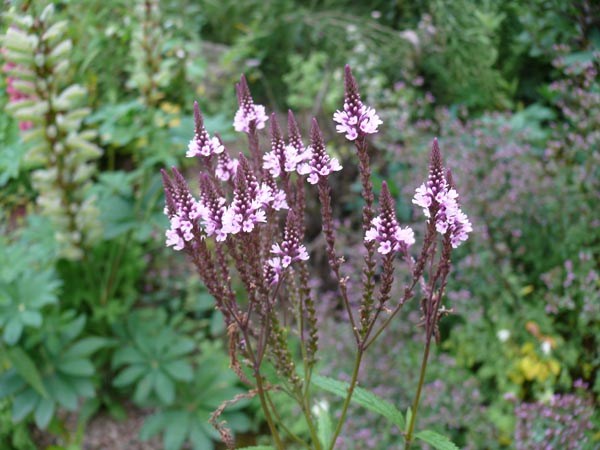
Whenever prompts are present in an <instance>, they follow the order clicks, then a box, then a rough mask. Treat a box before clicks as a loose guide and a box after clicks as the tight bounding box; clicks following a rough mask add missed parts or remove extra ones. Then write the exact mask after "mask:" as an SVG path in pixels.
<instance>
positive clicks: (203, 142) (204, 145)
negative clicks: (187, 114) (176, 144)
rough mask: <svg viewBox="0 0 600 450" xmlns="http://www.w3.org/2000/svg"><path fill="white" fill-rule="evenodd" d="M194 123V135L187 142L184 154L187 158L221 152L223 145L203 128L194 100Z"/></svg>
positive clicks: (202, 121)
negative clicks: (186, 149)
mask: <svg viewBox="0 0 600 450" xmlns="http://www.w3.org/2000/svg"><path fill="white" fill-rule="evenodd" d="M194 123H195V132H194V137H193V138H192V139H191V140H190V143H189V144H188V151H187V153H186V154H185V156H187V157H188V158H193V157H194V156H206V157H208V156H211V155H218V154H220V153H223V150H224V149H225V147H224V146H223V144H222V143H221V141H220V140H219V138H217V137H213V138H211V137H210V135H209V134H208V132H207V131H206V128H204V119H203V118H202V113H201V112H200V107H199V106H198V102H194Z"/></svg>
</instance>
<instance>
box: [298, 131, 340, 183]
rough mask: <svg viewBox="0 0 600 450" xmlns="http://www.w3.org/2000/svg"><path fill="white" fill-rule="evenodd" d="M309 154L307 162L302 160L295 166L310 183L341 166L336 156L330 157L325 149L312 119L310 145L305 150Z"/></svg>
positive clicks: (321, 178) (316, 181) (321, 137)
mask: <svg viewBox="0 0 600 450" xmlns="http://www.w3.org/2000/svg"><path fill="white" fill-rule="evenodd" d="M305 154H306V155H310V159H309V160H308V162H302V163H300V164H299V165H298V167H297V172H298V174H300V175H308V177H307V181H308V182H309V183H310V184H317V183H318V182H319V180H325V179H326V178H327V176H329V175H330V174H331V173H333V172H337V171H340V170H342V166H341V165H340V162H339V161H338V159H337V158H332V157H330V156H329V155H328V154H327V152H326V151H325V142H324V141H323V135H322V134H321V130H320V129H319V126H318V124H317V121H316V120H315V119H313V122H312V127H311V145H310V146H309V147H308V149H306V151H305Z"/></svg>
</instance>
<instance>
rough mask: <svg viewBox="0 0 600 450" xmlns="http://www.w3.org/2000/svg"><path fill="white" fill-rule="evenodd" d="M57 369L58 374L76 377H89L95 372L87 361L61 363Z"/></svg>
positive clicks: (75, 360) (74, 360)
mask: <svg viewBox="0 0 600 450" xmlns="http://www.w3.org/2000/svg"><path fill="white" fill-rule="evenodd" d="M57 369H58V371H59V372H62V373H66V374H67V375H74V376H76V377H84V376H90V375H93V374H94V372H95V371H96V370H95V368H94V365H93V364H92V363H91V362H90V361H89V360H88V359H71V360H67V361H62V362H61V363H60V365H59V366H58V368H57Z"/></svg>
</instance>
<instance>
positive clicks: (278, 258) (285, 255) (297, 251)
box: [267, 211, 308, 284]
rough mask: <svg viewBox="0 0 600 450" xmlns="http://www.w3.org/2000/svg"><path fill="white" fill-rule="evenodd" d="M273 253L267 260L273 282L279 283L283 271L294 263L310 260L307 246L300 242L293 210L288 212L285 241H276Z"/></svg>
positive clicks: (272, 247) (272, 248) (272, 249)
mask: <svg viewBox="0 0 600 450" xmlns="http://www.w3.org/2000/svg"><path fill="white" fill-rule="evenodd" d="M271 253H272V254H273V255H275V256H274V257H273V258H270V259H269V260H268V261H267V264H268V266H269V267H268V268H267V271H268V273H270V274H271V275H270V280H269V281H270V283H271V284H275V283H277V282H278V281H279V279H280V277H281V274H282V273H283V271H284V270H285V269H287V268H288V267H289V266H290V265H291V264H292V263H294V262H297V261H306V260H308V252H307V251H306V247H305V246H304V245H303V244H302V243H301V242H300V232H299V230H298V221H297V218H296V216H295V214H294V212H293V211H290V212H288V216H287V221H286V224H285V231H284V234H283V242H282V243H281V244H278V243H274V244H273V245H272V246H271Z"/></svg>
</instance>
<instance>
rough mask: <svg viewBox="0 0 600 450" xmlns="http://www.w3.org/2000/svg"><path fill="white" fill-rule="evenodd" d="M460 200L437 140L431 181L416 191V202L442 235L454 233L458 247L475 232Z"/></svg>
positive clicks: (431, 162) (433, 155)
mask: <svg viewBox="0 0 600 450" xmlns="http://www.w3.org/2000/svg"><path fill="white" fill-rule="evenodd" d="M458 197H459V196H458V192H456V189H454V188H453V187H452V180H451V174H450V172H448V176H446V175H445V174H444V168H443V166H442V155H441V152H440V147H439V144H438V140H437V139H434V140H433V146H432V149H431V159H430V163H429V176H428V178H427V182H425V183H423V184H422V185H421V186H419V187H418V188H417V189H416V191H415V195H414V197H413V200H412V202H413V203H414V204H415V205H417V206H420V207H421V208H423V214H424V215H425V217H427V218H428V219H429V220H431V219H432V218H433V220H434V221H435V229H436V230H437V232H438V233H440V234H442V235H446V234H447V233H450V241H451V244H452V247H454V248H456V247H458V246H459V245H460V244H461V243H462V242H464V241H466V240H467V239H468V234H469V233H470V232H471V231H473V227H472V225H471V222H469V219H468V217H467V215H466V214H465V213H464V212H462V211H461V209H460V207H459V204H458Z"/></svg>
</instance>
